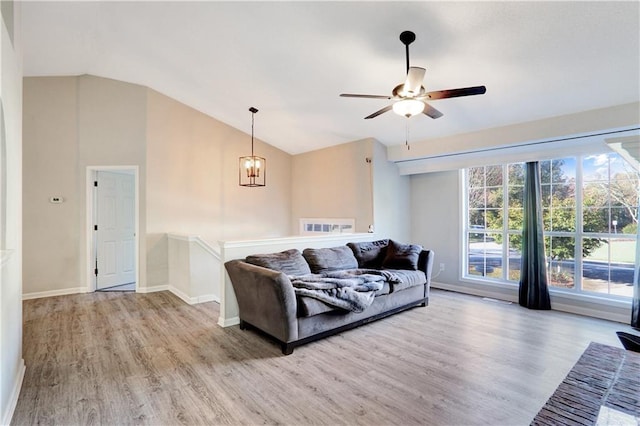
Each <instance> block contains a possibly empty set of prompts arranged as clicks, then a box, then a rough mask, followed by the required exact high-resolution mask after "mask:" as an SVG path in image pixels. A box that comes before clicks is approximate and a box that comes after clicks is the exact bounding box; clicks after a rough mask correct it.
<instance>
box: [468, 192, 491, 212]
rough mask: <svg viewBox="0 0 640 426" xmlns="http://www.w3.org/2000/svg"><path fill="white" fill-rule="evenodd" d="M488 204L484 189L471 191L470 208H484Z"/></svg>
mask: <svg viewBox="0 0 640 426" xmlns="http://www.w3.org/2000/svg"><path fill="white" fill-rule="evenodd" d="M486 204H487V202H486V200H485V193H484V188H476V189H469V208H470V209H474V208H482V207H485V206H486Z"/></svg>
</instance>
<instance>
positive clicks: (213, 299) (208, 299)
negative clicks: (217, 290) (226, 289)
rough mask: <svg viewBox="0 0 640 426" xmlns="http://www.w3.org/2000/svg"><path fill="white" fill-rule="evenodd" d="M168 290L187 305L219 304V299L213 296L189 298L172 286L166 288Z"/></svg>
mask: <svg viewBox="0 0 640 426" xmlns="http://www.w3.org/2000/svg"><path fill="white" fill-rule="evenodd" d="M168 287H169V288H168V290H169V291H170V292H171V293H173V294H175V295H176V296H178V297H179V298H180V299H182V301H183V302H184V303H186V304H188V305H196V304H198V303H205V302H218V303H220V298H219V297H217V296H216V295H215V294H205V295H202V296H195V297H191V296H189V295H188V294H187V293H185V292H183V291H182V290H180V289H177V288H176V287H174V286H171V285H170V286H168Z"/></svg>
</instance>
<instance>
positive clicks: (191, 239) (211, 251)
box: [167, 234, 220, 260]
mask: <svg viewBox="0 0 640 426" xmlns="http://www.w3.org/2000/svg"><path fill="white" fill-rule="evenodd" d="M167 238H170V239H173V240H178V241H186V242H189V243H195V244H198V245H199V246H200V247H202V249H203V250H204V251H206V252H207V253H209V254H210V255H211V256H213V257H214V258H216V259H217V260H220V252H219V251H218V250H217V249H216V247H214V246H213V245H211V244H209V243H208V242H207V241H205V240H203V239H202V238H201V237H200V236H198V235H181V234H167Z"/></svg>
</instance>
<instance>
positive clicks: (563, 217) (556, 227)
mask: <svg viewBox="0 0 640 426" xmlns="http://www.w3.org/2000/svg"><path fill="white" fill-rule="evenodd" d="M545 230H547V231H563V232H572V231H575V230H576V211H575V209H564V208H563V209H551V211H550V227H545Z"/></svg>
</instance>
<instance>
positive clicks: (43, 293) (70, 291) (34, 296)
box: [22, 287, 89, 300]
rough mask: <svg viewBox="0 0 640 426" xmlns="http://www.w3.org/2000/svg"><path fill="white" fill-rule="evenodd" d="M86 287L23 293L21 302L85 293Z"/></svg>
mask: <svg viewBox="0 0 640 426" xmlns="http://www.w3.org/2000/svg"><path fill="white" fill-rule="evenodd" d="M88 291H89V290H88V289H87V288H86V287H73V288H63V289H61V290H49V291H37V292H34V293H23V294H22V300H30V299H40V298H41V297H54V296H66V295H68V294H78V293H87V292H88Z"/></svg>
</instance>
